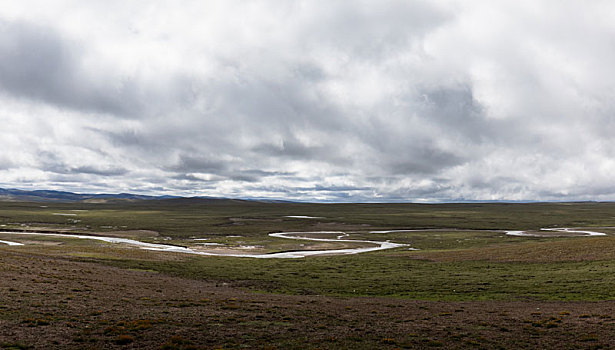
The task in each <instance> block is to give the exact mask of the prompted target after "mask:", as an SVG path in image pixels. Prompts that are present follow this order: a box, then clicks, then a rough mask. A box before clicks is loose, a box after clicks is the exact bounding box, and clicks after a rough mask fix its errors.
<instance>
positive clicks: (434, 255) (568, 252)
mask: <svg viewBox="0 0 615 350" xmlns="http://www.w3.org/2000/svg"><path fill="white" fill-rule="evenodd" d="M412 257H413V258H416V259H426V260H432V261H442V262H448V261H471V260H474V261H476V260H489V261H501V262H508V261H518V262H556V261H595V260H613V259H615V237H608V236H607V237H586V238H585V237H584V238H573V239H566V240H557V241H551V242H524V243H520V244H502V245H497V246H490V247H483V248H471V249H460V250H448V251H433V252H429V251H425V252H418V253H416V254H413V255H412Z"/></svg>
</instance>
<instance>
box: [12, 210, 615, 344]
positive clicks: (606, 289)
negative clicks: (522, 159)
mask: <svg viewBox="0 0 615 350" xmlns="http://www.w3.org/2000/svg"><path fill="white" fill-rule="evenodd" d="M297 215H303V216H313V217H318V218H317V219H310V218H305V219H303V218H289V217H288V216H297ZM0 225H3V226H1V227H0V229H4V230H12V229H19V230H32V231H36V230H47V231H54V232H55V231H60V232H79V233H88V234H107V235H109V234H111V235H121V236H127V237H133V238H137V239H140V240H143V241H151V242H156V241H160V240H162V239H164V241H165V242H167V243H171V244H177V245H189V244H194V238H199V239H208V242H212V243H220V244H224V245H226V246H229V247H234V246H238V245H255V246H260V247H262V248H260V249H262V250H263V251H266V252H272V251H281V250H296V249H306V248H307V249H309V248H310V247H311V243H309V242H301V241H289V240H284V239H279V238H273V237H269V236H268V235H267V234H268V233H271V232H280V231H323V230H340V231H344V232H347V233H349V234H350V238H354V239H370V240H391V241H394V242H399V243H406V244H409V245H410V247H412V248H418V249H419V250H416V251H415V250H408V248H407V247H403V248H397V249H392V250H387V251H379V252H373V253H367V254H359V255H350V256H328V257H311V258H305V259H251V258H229V257H202V256H192V255H183V254H177V253H162V252H152V251H144V250H140V249H135V248H129V247H124V246H121V245H111V244H108V243H104V242H93V241H89V240H76V239H70V238H57V237H39V236H37V237H36V238H35V239H34V238H32V237H27V238H23V237H18V236H10V235H9V234H3V233H2V232H0V240H11V241H19V242H23V243H26V244H25V245H24V246H6V245H0V252H1V253H2V254H1V255H0V256H1V257H2V260H0V268H1V269H0V274H1V276H2V279H3V281H5V282H6V283H5V284H4V285H3V286H2V288H3V289H4V290H3V291H2V294H1V295H2V297H1V298H2V299H1V300H0V302H1V303H2V304H1V307H0V325H1V326H2V329H3V330H2V332H1V333H0V345H2V347H4V348H11V347H14V348H19V347H34V348H54V347H55V348H83V347H98V348H105V347H106V348H115V347H117V348H122V347H127V348H131V347H132V348H167V349H173V348H177V349H181V348H216V347H219V348H240V347H242V346H244V345H245V346H247V347H256V348H259V347H271V348H276V347H277V348H288V347H293V348H424V347H432V346H433V347H447V348H466V347H477V348H501V347H504V348H522V347H525V348H535V347H537V346H542V347H545V346H546V347H558V348H591V347H594V348H608V347H609V346H610V344H615V339H614V338H613V335H612V334H614V333H615V332H613V331H614V330H615V322H614V318H615V314H614V312H613V310H614V309H615V302H614V301H613V300H615V288H614V287H615V271H614V270H615V249H613V248H615V235H613V232H614V231H613V230H614V229H612V228H609V227H614V226H615V204H613V203H532V204H495V203H494V204H442V205H420V204H302V203H260V202H245V201H234V200H218V201H216V200H211V201H199V200H163V201H139V202H126V201H117V202H110V203H70V204H67V203H44V204H41V203H19V202H3V203H0ZM542 227H585V228H589V227H596V229H595V230H602V232H605V233H607V235H606V236H602V237H559V236H555V235H553V234H551V236H548V235H545V236H544V237H512V236H506V235H504V233H503V232H502V230H504V229H508V230H539V229H540V228H542ZM598 227H599V228H600V229H598ZM434 228H437V229H442V230H438V231H413V232H389V233H371V231H386V230H394V229H434ZM300 244H303V246H300ZM331 248H334V244H333V245H332V246H331ZM204 295H205V296H204ZM113 296H115V297H113ZM202 300H206V301H202ZM90 310H94V311H90ZM96 310H98V311H96ZM385 315H386V317H385ZM33 327H35V328H36V331H35V333H36V334H38V335H39V336H33V335H31V334H30V333H31V332H34V330H33Z"/></svg>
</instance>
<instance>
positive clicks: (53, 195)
mask: <svg viewBox="0 0 615 350" xmlns="http://www.w3.org/2000/svg"><path fill="white" fill-rule="evenodd" d="M169 198H181V197H177V196H145V195H140V194H131V193H117V194H109V193H103V194H93V193H73V192H64V191H51V190H36V191H27V190H16V189H4V188H0V200H3V201H32V202H81V201H91V202H96V201H107V200H153V199H169Z"/></svg>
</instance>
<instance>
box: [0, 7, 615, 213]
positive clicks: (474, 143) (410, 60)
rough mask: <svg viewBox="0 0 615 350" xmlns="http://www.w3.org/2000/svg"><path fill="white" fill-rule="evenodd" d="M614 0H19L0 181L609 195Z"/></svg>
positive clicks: (12, 27)
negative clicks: (179, 1)
mask: <svg viewBox="0 0 615 350" xmlns="http://www.w3.org/2000/svg"><path fill="white" fill-rule="evenodd" d="M614 17H615V6H613V5H612V4H611V3H609V2H600V1H598V2H583V1H566V2H564V3H562V2H551V1H546V2H534V1H505V2H492V1H473V2H464V1H410V2H408V1H339V2H316V1H313V2H306V1H289V2H279V1H251V2H243V1H226V0H225V1H208V2H201V1H185V2H182V3H181V4H178V3H176V2H163V1H157V2H151V1H130V2H125V1H90V2H88V3H87V4H84V3H83V2H78V1H68V0H67V1H59V0H58V1H20V2H11V3H10V4H7V5H6V6H3V8H2V9H0V123H1V124H2V128H1V129H0V137H1V138H2V140H3V148H2V153H0V185H2V186H4V187H24V186H31V187H36V188H55V189H66V190H75V191H82V192H84V191H103V192H112V191H130V192H142V193H151V192H156V193H167V194H168V193H175V194H187V195H213V196H237V197H276V198H287V199H307V200H310V199H313V200H340V201H348V200H395V201H398V200H410V201H412V200H415V201H429V200H457V199H509V200H522V199H527V200H535V199H538V200H539V199H544V200H549V199H557V200H561V199H571V200H572V199H615V189H614V188H612V187H611V185H610V182H611V179H612V175H611V174H612V173H613V170H614V169H613V168H614V167H615V163H614V162H613V161H612V159H613V155H614V153H615V144H614V143H613V142H612V141H611V135H613V131H615V122H614V121H613V120H614V119H613V117H612V116H613V113H614V112H615V105H614V104H613V102H612V101H615V99H614V97H615V96H614V95H615V74H613V72H612V71H613V69H614V68H613V67H612V64H611V62H613V59H615V46H613V45H612V39H611V38H612V35H613V33H614V32H615V24H613V23H615V21H614V19H615V18H614Z"/></svg>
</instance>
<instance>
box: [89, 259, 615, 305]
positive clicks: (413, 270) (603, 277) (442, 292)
mask: <svg viewBox="0 0 615 350" xmlns="http://www.w3.org/2000/svg"><path fill="white" fill-rule="evenodd" d="M86 260H88V261H92V260H91V259H86ZM95 261H98V262H103V263H106V264H111V265H114V266H119V267H122V268H138V269H148V270H155V271H159V272H162V273H167V274H172V275H177V276H182V277H188V278H195V279H206V280H218V281H221V282H229V283H231V284H236V285H239V286H244V287H247V288H249V289H252V290H259V291H265V292H277V293H286V294H319V295H335V296H384V297H401V298H410V299H423V300H449V301H451V300H523V299H540V300H611V299H615V289H613V288H612V286H613V285H615V261H587V262H563V263H562V262H557V263H493V262H485V261H460V262H431V261H423V260H415V259H410V258H403V257H399V256H388V255H385V254H362V255H354V256H338V257H321V258H308V259H296V260H286V259H246V258H242V259H237V258H200V257H195V258H190V259H186V260H184V261H136V260H117V259H116V260H95Z"/></svg>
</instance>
